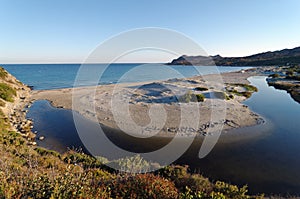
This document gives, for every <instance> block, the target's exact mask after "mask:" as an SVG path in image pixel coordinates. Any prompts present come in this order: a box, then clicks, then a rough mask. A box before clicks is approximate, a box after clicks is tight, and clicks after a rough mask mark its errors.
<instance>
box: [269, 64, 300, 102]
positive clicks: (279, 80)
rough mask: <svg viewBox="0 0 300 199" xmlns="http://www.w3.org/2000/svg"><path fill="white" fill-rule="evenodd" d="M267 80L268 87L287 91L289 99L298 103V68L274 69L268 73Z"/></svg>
mask: <svg viewBox="0 0 300 199" xmlns="http://www.w3.org/2000/svg"><path fill="white" fill-rule="evenodd" d="M268 72H269V73H271V74H270V76H269V78H267V82H268V85H269V86H273V87H274V88H276V89H280V90H285V91H287V92H288V93H289V94H290V95H291V97H292V98H293V99H294V100H295V101H296V102H298V103H300V66H294V67H284V66H282V67H274V68H273V69H272V70H269V71H268Z"/></svg>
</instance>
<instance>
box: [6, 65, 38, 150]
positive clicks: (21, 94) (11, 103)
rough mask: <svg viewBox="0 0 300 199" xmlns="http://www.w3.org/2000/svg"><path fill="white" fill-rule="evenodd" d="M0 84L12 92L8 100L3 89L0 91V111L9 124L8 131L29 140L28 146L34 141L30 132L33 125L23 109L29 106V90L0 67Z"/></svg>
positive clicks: (33, 136) (33, 135)
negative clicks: (19, 134)
mask: <svg viewBox="0 0 300 199" xmlns="http://www.w3.org/2000/svg"><path fill="white" fill-rule="evenodd" d="M0 84H1V85H2V86H6V87H8V88H10V89H11V90H12V91H13V95H12V96H11V99H9V100H8V99H7V98H6V97H5V89H2V90H0V92H1V93H0V94H1V95H0V101H1V104H0V110H1V111H2V112H3V114H4V116H5V120H6V121H7V122H8V123H9V124H10V129H9V130H11V131H16V132H19V133H21V134H22V136H23V137H26V138H27V139H28V140H29V144H30V143H33V141H34V139H35V134H34V133H32V132H31V129H32V127H33V126H32V125H33V124H32V121H30V120H28V119H26V112H27V110H26V109H25V108H26V107H27V106H28V104H30V101H29V97H30V95H31V94H30V93H31V89H30V88H29V87H28V86H27V85H25V84H23V83H22V82H20V81H19V80H17V79H16V78H15V77H14V76H12V75H11V74H9V73H8V72H7V71H6V70H5V69H3V68H1V67H0Z"/></svg>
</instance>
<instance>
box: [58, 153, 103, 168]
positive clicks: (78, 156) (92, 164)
mask: <svg viewBox="0 0 300 199" xmlns="http://www.w3.org/2000/svg"><path fill="white" fill-rule="evenodd" d="M63 160H64V161H65V162H66V163H70V164H79V165H81V166H82V167H83V168H97V167H98V168H99V167H101V166H102V163H101V162H100V161H99V160H98V159H96V158H94V157H93V156H90V155H87V154H84V153H81V152H75V151H68V152H67V153H66V154H65V155H64V157H63Z"/></svg>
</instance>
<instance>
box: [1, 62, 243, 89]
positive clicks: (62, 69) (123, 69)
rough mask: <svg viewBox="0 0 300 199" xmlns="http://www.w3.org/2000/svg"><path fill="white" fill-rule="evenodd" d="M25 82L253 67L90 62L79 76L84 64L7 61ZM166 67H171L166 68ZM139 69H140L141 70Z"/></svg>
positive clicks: (104, 80) (157, 76)
mask: <svg viewBox="0 0 300 199" xmlns="http://www.w3.org/2000/svg"><path fill="white" fill-rule="evenodd" d="M1 66H2V67H4V68H5V69H6V70H7V71H8V72H10V73H11V74H12V75H14V76H15V77H17V78H18V79H19V80H20V81H21V82H23V83H25V84H27V85H29V86H33V88H34V89H35V90H49V89H58V88H70V87H73V86H74V81H75V80H77V82H76V85H77V86H91V85H95V82H94V81H91V77H93V76H95V75H99V73H102V72H103V73H102V75H101V77H97V78H99V82H97V84H111V83H117V82H118V81H119V79H120V78H122V76H124V75H126V74H128V73H129V74H130V76H128V75H127V78H126V81H127V82H140V81H151V80H164V79H169V78H180V77H191V76H195V75H205V74H214V73H223V72H230V71H238V70H242V69H246V68H249V67H210V66H209V67H207V66H195V67H191V66H166V65H162V64H151V65H148V64H146V65H144V64H110V65H107V64H88V65H84V67H85V70H84V71H85V73H83V75H81V76H80V77H79V78H77V79H76V76H77V74H78V71H79V69H80V68H81V64H3V65H1ZM166 68H169V69H168V70H166ZM137 69H138V70H137Z"/></svg>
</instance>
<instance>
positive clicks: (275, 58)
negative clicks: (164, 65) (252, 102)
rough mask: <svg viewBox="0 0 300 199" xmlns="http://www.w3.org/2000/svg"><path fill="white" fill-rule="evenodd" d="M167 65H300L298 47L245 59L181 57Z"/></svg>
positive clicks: (218, 56) (299, 49) (299, 50)
mask: <svg viewBox="0 0 300 199" xmlns="http://www.w3.org/2000/svg"><path fill="white" fill-rule="evenodd" d="M168 64H169V65H199V66H214V65H216V66H270V65H287V64H300V47H297V48H293V49H284V50H279V51H274V52H265V53H259V54H255V55H251V56H246V57H221V56H220V55H216V56H186V55H183V56H181V57H179V58H177V59H174V60H173V61H172V62H170V63H168Z"/></svg>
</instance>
